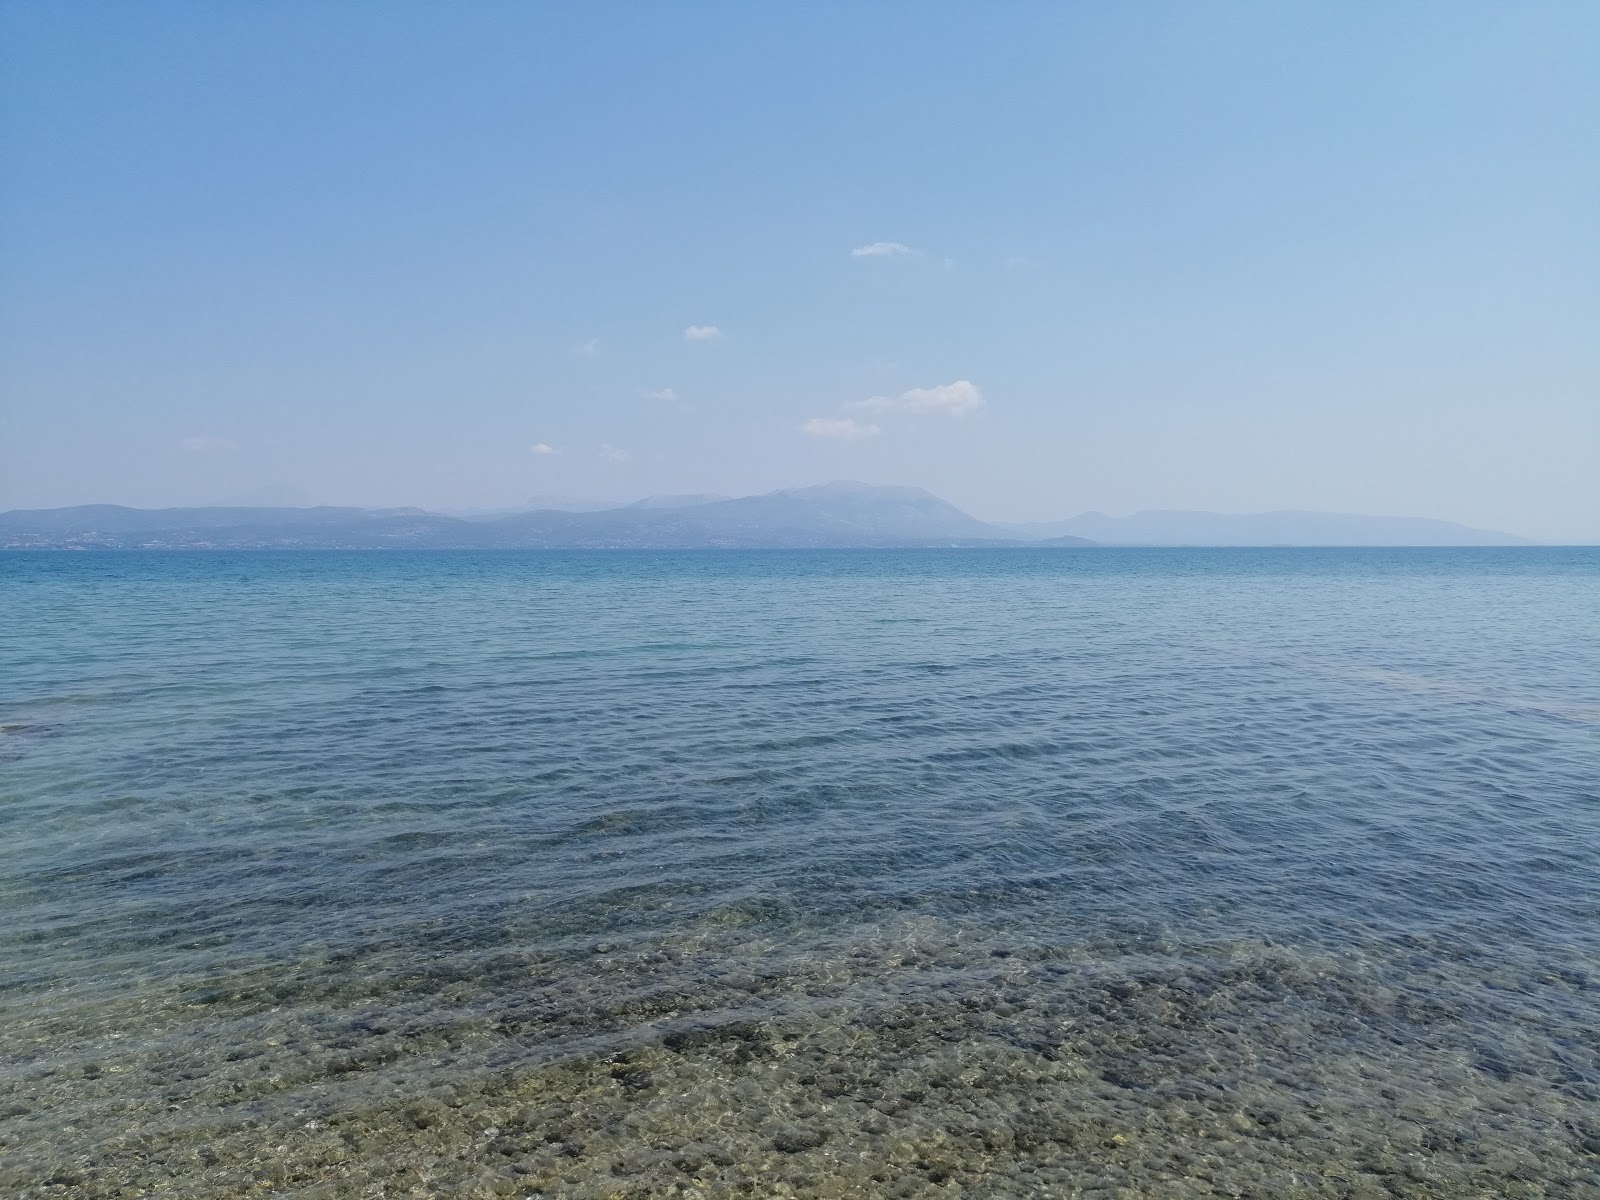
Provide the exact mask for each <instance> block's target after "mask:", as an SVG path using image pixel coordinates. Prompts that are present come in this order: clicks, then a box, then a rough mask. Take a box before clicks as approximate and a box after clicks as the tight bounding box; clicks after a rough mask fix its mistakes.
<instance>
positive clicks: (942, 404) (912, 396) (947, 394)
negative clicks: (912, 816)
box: [846, 379, 985, 417]
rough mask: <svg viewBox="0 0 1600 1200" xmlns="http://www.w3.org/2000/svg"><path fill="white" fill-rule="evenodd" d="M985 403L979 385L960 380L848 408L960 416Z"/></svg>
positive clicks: (872, 400) (854, 404) (875, 397)
mask: <svg viewBox="0 0 1600 1200" xmlns="http://www.w3.org/2000/svg"><path fill="white" fill-rule="evenodd" d="M984 403H985V401H984V398H983V392H982V391H980V390H979V388H978V386H977V385H976V384H974V383H971V382H969V381H968V380H965V379H958V380H956V381H955V382H954V383H942V384H940V385H939V386H937V387H927V388H912V389H910V390H909V391H905V392H901V393H900V394H899V395H898V396H872V397H869V398H868V399H866V400H857V401H855V402H854V403H852V404H849V405H846V407H847V408H854V409H859V410H861V411H863V412H902V413H914V414H917V415H926V414H928V413H943V414H944V415H945V416H949V417H959V416H961V415H962V414H963V413H969V412H976V411H977V410H978V409H980V408H982V407H983V406H984Z"/></svg>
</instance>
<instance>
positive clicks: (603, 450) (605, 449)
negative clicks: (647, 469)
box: [600, 442, 633, 463]
mask: <svg viewBox="0 0 1600 1200" xmlns="http://www.w3.org/2000/svg"><path fill="white" fill-rule="evenodd" d="M600 457H601V458H603V459H605V460H606V461H607V462H619V463H624V462H632V461H633V455H632V453H631V452H629V451H627V450H621V449H618V448H617V447H616V446H613V445H612V444H611V443H610V442H601V443H600Z"/></svg>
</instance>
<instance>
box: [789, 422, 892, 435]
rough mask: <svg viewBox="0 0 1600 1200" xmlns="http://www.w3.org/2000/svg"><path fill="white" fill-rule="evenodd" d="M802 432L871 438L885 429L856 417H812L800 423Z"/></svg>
mask: <svg viewBox="0 0 1600 1200" xmlns="http://www.w3.org/2000/svg"><path fill="white" fill-rule="evenodd" d="M800 432H801V433H809V434H810V435H811V436H812V437H821V438H843V439H853V438H869V437H877V436H878V435H879V434H880V433H882V432H883V430H881V429H879V428H878V427H877V426H876V425H866V424H863V423H862V422H860V421H858V420H856V419H855V418H854V417H812V418H811V419H810V420H809V421H805V422H802V423H801V425H800Z"/></svg>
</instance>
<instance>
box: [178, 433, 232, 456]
mask: <svg viewBox="0 0 1600 1200" xmlns="http://www.w3.org/2000/svg"><path fill="white" fill-rule="evenodd" d="M178 445H180V446H182V447H183V448H184V449H185V450H187V451H189V453H190V454H218V453H220V452H222V451H224V450H233V449H235V448H236V446H237V444H236V443H235V442H234V440H233V439H232V438H227V437H223V436H222V435H221V434H220V433H191V434H190V435H189V436H188V437H185V438H179V439H178Z"/></svg>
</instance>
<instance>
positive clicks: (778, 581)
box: [0, 549, 1600, 1198]
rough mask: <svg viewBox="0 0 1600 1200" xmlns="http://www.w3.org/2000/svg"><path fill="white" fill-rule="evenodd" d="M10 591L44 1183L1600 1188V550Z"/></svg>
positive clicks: (1569, 1192)
mask: <svg viewBox="0 0 1600 1200" xmlns="http://www.w3.org/2000/svg"><path fill="white" fill-rule="evenodd" d="M0 604H3V607H0V612H3V613H4V621H3V622H0V656H3V659H0V661H3V671H0V781H3V782H0V916H3V918H4V919H3V922H0V985H3V986H0V1055H3V1057H0V1193H3V1194H7V1195H16V1196H22V1197H44V1196H72V1197H78V1196H83V1197H95V1196H134V1195H161V1196H255V1195H268V1194H270V1195H274V1196H281V1195H299V1196H329V1197H332V1196H371V1197H378V1196H429V1195H439V1196H479V1195H481V1196H530V1195H559V1196H574V1197H602V1196H614V1197H654V1196H670V1195H696V1196H738V1195H753V1196H763V1197H765V1196H780V1195H791V1196H957V1195H964V1196H1035V1195H1040V1196H1063V1197H1068V1196H1101V1197H1124V1198H1125V1197H1147V1196H1149V1197H1168V1196H1172V1197H1202V1196H1274V1197H1278V1196H1284V1197H1297V1196H1306V1197H1362V1198H1377V1197H1383V1196H1391V1195H1394V1196H1419V1197H1420V1196H1474V1197H1485V1198H1489V1197H1495V1198H1498V1197H1503V1196H1513V1197H1529V1198H1532V1197H1544V1196H1554V1197H1575V1198H1582V1197H1594V1196H1597V1195H1600V849H1597V848H1600V552H1597V551H1593V550H1562V549H1516V550H1449V551H1429V550H1411V551H1388V550H1344V551H1322V550H1246V551H1226V550H1209V551H1207V550H1194V551H1179V550H1150V551H1139V550H1103V551H1077V552H1073V551H1055V552H1045V551H1038V552H1035V551H993V552H984V551H945V552H938V551H934V552H921V551H917V552H912V551H906V552H837V553H835V552H793V553H777V552H775V553H715V552H706V553H660V554H657V553H646V552H618V553H601V552H595V553H573V554H562V553H504V554H475V553H433V554H410V553H398V552H397V553H366V554H358V553H352V554H338V553H249V554H235V553H194V554H157V553H150V554H115V553H93V554H70V553H60V554H56V553H39V554H11V555H8V556H4V557H3V558H0Z"/></svg>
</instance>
